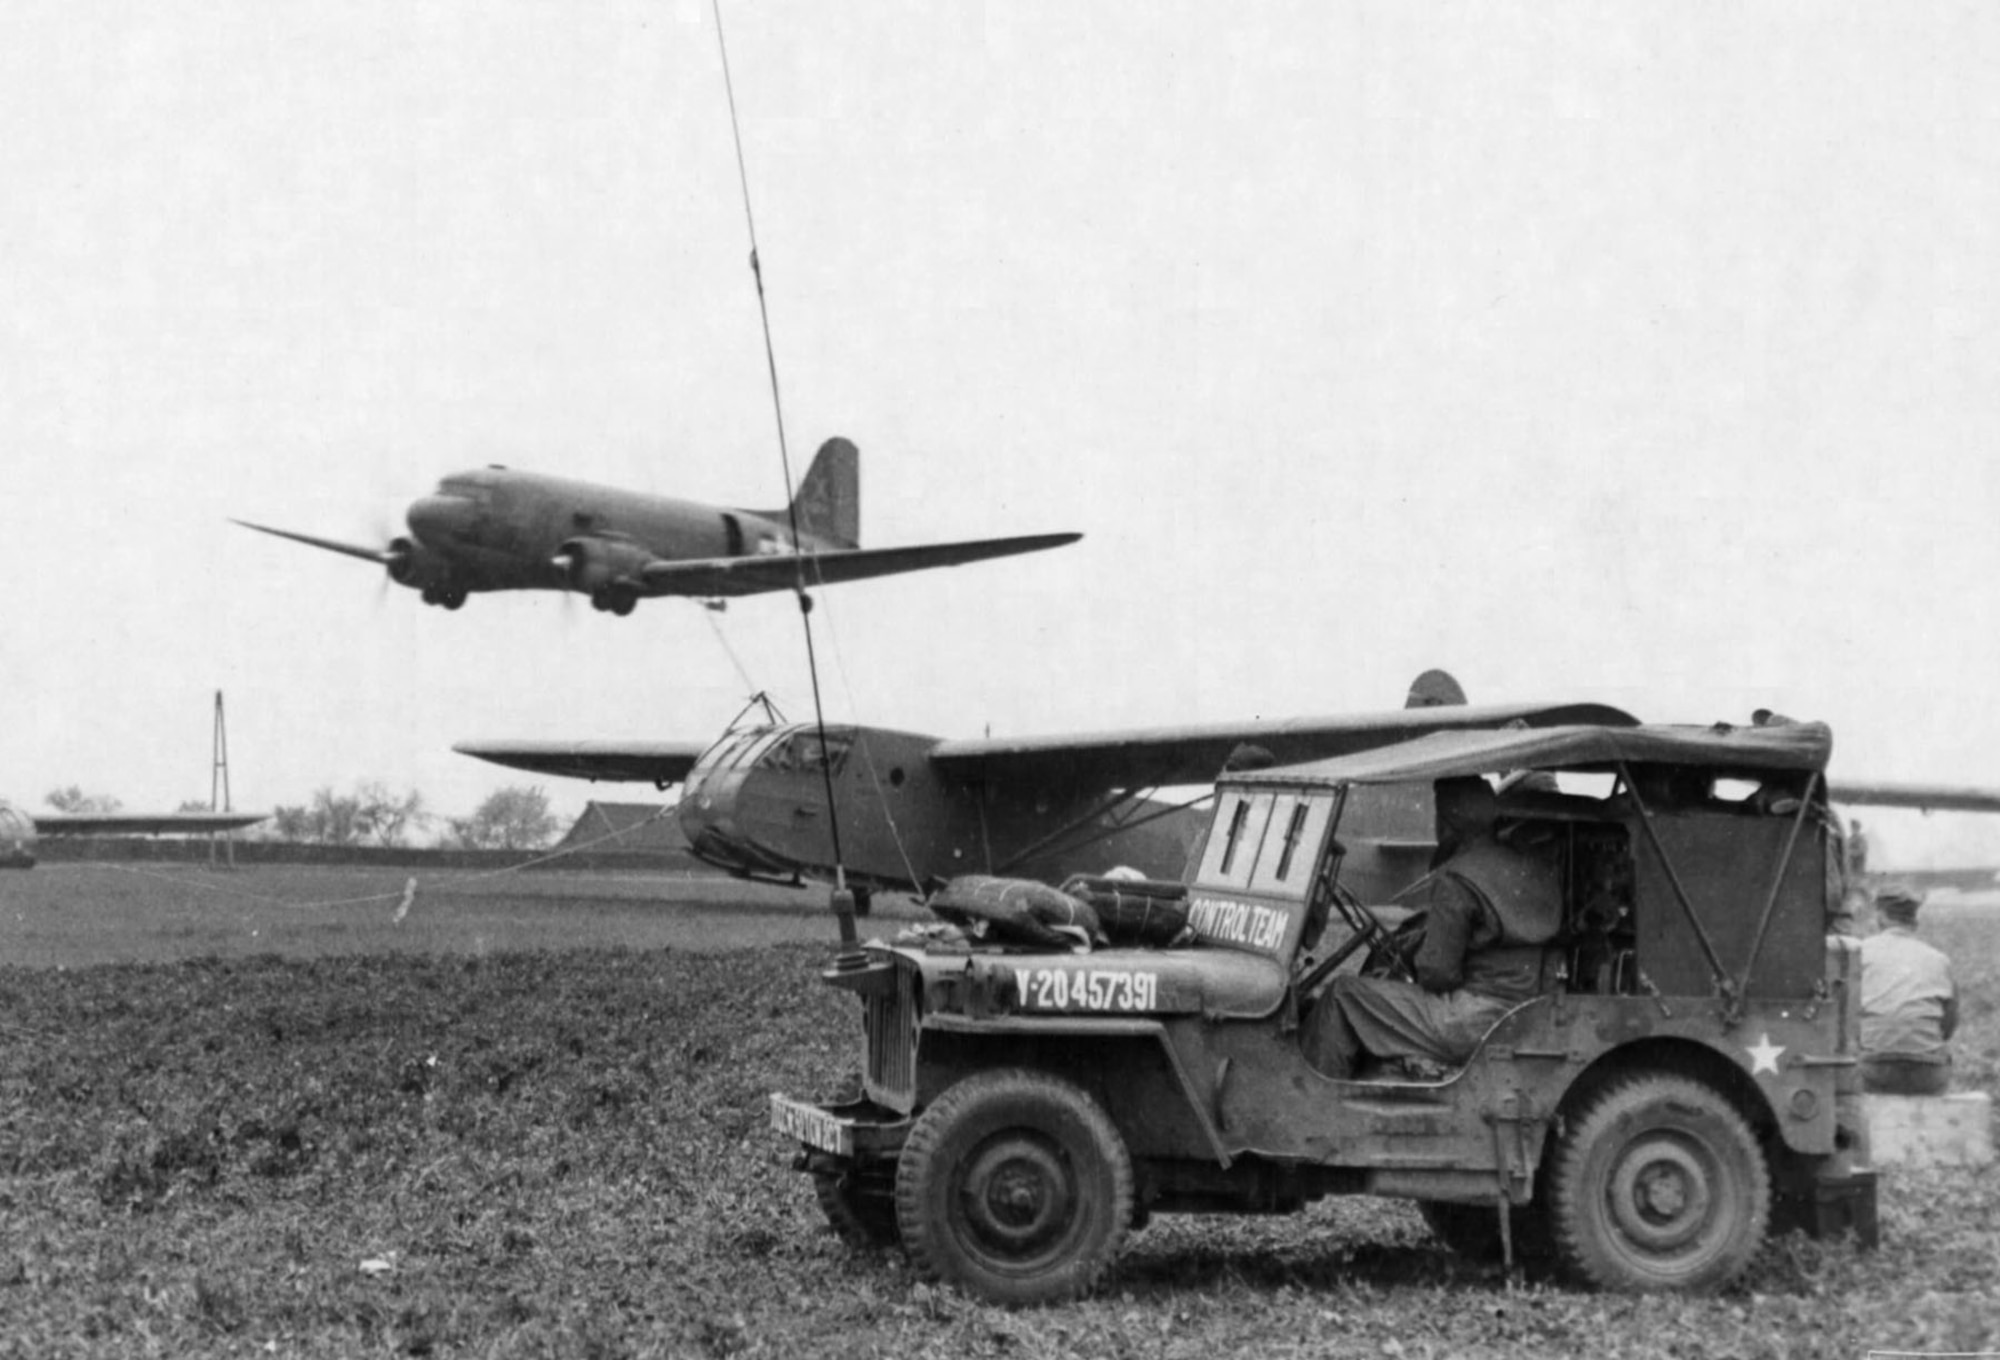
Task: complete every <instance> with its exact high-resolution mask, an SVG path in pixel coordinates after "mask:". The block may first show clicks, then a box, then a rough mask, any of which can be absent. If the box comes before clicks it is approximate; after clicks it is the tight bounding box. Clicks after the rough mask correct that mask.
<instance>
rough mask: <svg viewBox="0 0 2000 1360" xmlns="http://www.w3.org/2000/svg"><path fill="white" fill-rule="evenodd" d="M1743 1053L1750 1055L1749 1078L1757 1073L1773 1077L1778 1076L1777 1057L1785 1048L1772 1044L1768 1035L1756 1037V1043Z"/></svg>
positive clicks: (1746, 1048)
mask: <svg viewBox="0 0 2000 1360" xmlns="http://www.w3.org/2000/svg"><path fill="white" fill-rule="evenodd" d="M1743 1051H1744V1052H1746V1053H1748V1054H1749V1055H1750V1075H1751V1076H1753V1077H1754V1076H1756V1075H1757V1074H1758V1073H1759V1072H1769V1073H1770V1074H1771V1075H1772V1076H1774V1077H1775V1076H1777V1075H1778V1055H1779V1054H1781V1053H1783V1052H1784V1051H1785V1046H1784V1045H1783V1044H1774V1043H1772V1042H1771V1036H1770V1035H1768V1034H1760V1035H1758V1036H1757V1042H1756V1043H1754V1044H1750V1045H1747V1046H1746V1047H1745V1048H1744V1050H1743Z"/></svg>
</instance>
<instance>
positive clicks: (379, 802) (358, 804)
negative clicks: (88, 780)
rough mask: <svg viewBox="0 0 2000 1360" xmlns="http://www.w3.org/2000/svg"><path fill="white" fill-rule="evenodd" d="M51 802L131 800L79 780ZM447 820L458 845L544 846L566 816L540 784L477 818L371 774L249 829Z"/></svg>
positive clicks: (363, 833)
mask: <svg viewBox="0 0 2000 1360" xmlns="http://www.w3.org/2000/svg"><path fill="white" fill-rule="evenodd" d="M45 801H46V802H47V803H48V805H49V806H50V807H52V808H54V809H56V810H57V811H58V812H69V813H96V814H103V813H112V812H118V811H120V810H121V809H122V808H123V806H124V805H123V804H122V803H120V802H119V801H118V800H117V799H116V798H113V797H111V796H110V795H109V794H102V793H85V792H84V791H83V790H82V789H81V788H79V787H78V786H77V785H75V784H71V785H70V786H69V787H67V788H60V789H51V790H50V791H49V793H48V794H47V795H46V798H45ZM179 810H180V811H182V812H207V811H208V810H209V805H208V804H207V803H205V802H201V801H200V800H197V799H191V800H188V801H186V802H183V803H182V804H181V805H180V809H179ZM440 824H441V825H442V830H441V831H440V834H439V836H438V844H440V845H442V846H444V847H445V848H447V849H452V850H539V849H541V848H542V847H544V846H546V845H548V844H549V842H551V841H553V840H554V839H555V838H556V833H557V832H559V831H560V830H562V824H561V822H560V820H559V819H558V818H557V817H556V815H555V814H554V813H552V812H550V811H549V799H548V795H547V794H545V793H543V792H542V790H541V789H540V788H539V787H533V788H529V787H520V786H512V787H508V788H503V789H498V790H495V791H494V792H493V793H491V794H489V795H488V796H487V798H486V800H485V801H484V802H482V803H481V804H480V805H479V806H478V807H477V808H474V809H473V812H472V815H471V816H469V817H440V816H438V815H436V814H435V813H433V812H431V811H430V809H429V808H428V807H427V806H426V805H425V802H424V796H423V794H421V793H419V792H418V791H416V790H415V789H411V790H409V791H408V792H405V793H397V792H396V791H394V790H392V789H391V788H390V787H389V786H388V785H386V784H384V783H382V782H381V781H380V780H366V781H363V782H362V783H360V784H357V785H355V786H354V789H353V791H352V792H349V793H336V792H335V791H334V789H333V787H332V786H331V785H328V786H327V787H325V788H322V789H319V790H318V791H316V792H315V793H314V794H313V796H312V799H311V801H310V802H306V803H300V804H296V805H293V806H288V807H278V808H274V809H272V812H271V818H270V820H269V821H267V822H264V823H261V824H260V825H258V826H256V827H253V828H251V830H250V831H249V832H248V833H247V834H248V835H250V836H252V837H255V838H256V839H259V840H272V841H290V842H293V843H295V844H302V845H389V846H400V845H407V844H409V843H410V838H411V837H413V836H416V835H418V834H420V833H421V832H423V831H425V830H427V829H428V828H430V827H433V826H438V825H440Z"/></svg>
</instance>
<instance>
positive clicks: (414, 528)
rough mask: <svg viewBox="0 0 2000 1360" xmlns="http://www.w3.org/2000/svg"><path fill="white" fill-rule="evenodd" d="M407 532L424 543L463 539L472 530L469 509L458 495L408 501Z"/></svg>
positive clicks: (466, 503)
mask: <svg viewBox="0 0 2000 1360" xmlns="http://www.w3.org/2000/svg"><path fill="white" fill-rule="evenodd" d="M406 518H408V520H409V522H410V532H411V533H413V534H415V535H416V536H417V537H418V538H421V539H424V540H425V541H426V542H430V543H437V542H440V541H445V540H451V539H460V538H464V537H465V536H466V535H467V534H468V533H469V532H470V530H471V528H472V506H471V504H470V503H469V502H467V501H466V500H465V499H464V498H463V497H461V496H423V497H420V498H419V499H417V500H414V501H412V502H410V510H409V514H408V515H407V517H406Z"/></svg>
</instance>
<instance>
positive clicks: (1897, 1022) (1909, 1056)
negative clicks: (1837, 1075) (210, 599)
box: [1861, 884, 1958, 1096]
mask: <svg viewBox="0 0 2000 1360" xmlns="http://www.w3.org/2000/svg"><path fill="white" fill-rule="evenodd" d="M1922 905H1923V898H1922V897H1920V896H1919V895H1917V894H1916V893H1914V892H1912V891H1911V890H1910V889H1909V888H1906V887H1904V886H1902V885H1901V884H1889V885H1887V886H1885V887H1883V888H1882V889H1881V890H1880V891H1878V892H1877V893H1876V894H1875V913H1876V917H1877V920H1878V922H1879V926H1878V929H1877V930H1876V932H1875V933H1874V934H1873V935H1870V936H1869V937H1868V938H1867V939H1865V940H1863V941H1862V942H1861V1082H1862V1085H1863V1087H1864V1088H1865V1089H1867V1090H1870V1091H1880V1092H1883V1093H1885V1094H1888V1095H1903V1096H1935V1095H1943V1094H1944V1092H1945V1089H1946V1088H1947V1087H1949V1086H1950V1085H1951V1052H1950V1050H1949V1049H1948V1048H1947V1047H1946V1041H1947V1040H1949V1039H1950V1038H1951V1035H1952V1031H1953V1030H1955V1029H1957V1028H1958V988H1957V986H1956V984H1955V983H1953V981H1952V977H1951V961H1950V960H1949V959H1947V958H1946V957H1945V956H1944V954H1943V953H1942V952H1941V951H1939V950H1937V949H1934V948H1932V947H1931V946H1930V945H1927V944H1925V943H1924V942H1923V941H1922V940H1920V939H1918V938H1917V934H1916V931H1917V908H1919V907H1921V906H1922Z"/></svg>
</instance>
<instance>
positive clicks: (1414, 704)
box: [1403, 670, 1465, 708]
mask: <svg viewBox="0 0 2000 1360" xmlns="http://www.w3.org/2000/svg"><path fill="white" fill-rule="evenodd" d="M1464 702H1465V690H1464V689H1463V688H1462V687H1461V686H1460V685H1459V683H1458V681H1456V680H1454V679H1452V677H1451V672H1449V671H1439V670H1429V671H1425V672H1424V673H1423V674H1422V675H1419V676H1418V677H1417V678H1416V679H1414V680H1412V681H1411V682H1410V693H1409V697H1407V698H1406V699H1404V700H1403V707H1404V708H1449V707H1452V706H1454V705H1457V704H1462V703H1464Z"/></svg>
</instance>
